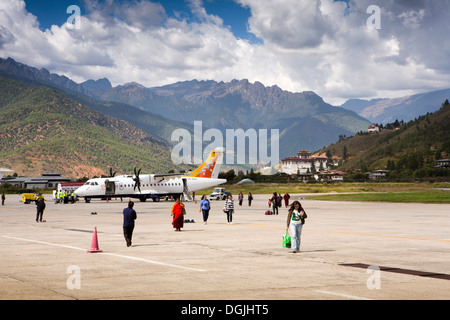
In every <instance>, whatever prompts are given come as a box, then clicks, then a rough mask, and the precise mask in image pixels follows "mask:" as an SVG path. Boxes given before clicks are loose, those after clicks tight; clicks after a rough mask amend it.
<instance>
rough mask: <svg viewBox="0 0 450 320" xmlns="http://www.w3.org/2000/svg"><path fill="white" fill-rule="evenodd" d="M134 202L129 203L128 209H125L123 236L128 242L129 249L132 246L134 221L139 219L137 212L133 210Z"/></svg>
mask: <svg viewBox="0 0 450 320" xmlns="http://www.w3.org/2000/svg"><path fill="white" fill-rule="evenodd" d="M133 207H134V202H133V201H130V202H128V207H127V208H125V209H123V236H124V237H125V240H126V242H127V247H129V246H131V238H132V237H133V230H134V220H136V219H137V214H136V211H135V210H134V209H133Z"/></svg>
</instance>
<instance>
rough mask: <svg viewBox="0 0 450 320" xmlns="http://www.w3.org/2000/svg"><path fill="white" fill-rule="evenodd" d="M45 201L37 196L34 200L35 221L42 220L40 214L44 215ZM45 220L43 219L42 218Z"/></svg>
mask: <svg viewBox="0 0 450 320" xmlns="http://www.w3.org/2000/svg"><path fill="white" fill-rule="evenodd" d="M44 209H45V202H44V198H42V197H39V198H38V199H37V200H36V211H37V212H36V222H42V216H43V215H44ZM38 220H39V221H38ZM44 222H45V220H44Z"/></svg>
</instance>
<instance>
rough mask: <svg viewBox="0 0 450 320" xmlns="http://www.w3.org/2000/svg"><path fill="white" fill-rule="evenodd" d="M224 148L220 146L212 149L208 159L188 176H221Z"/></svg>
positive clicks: (214, 177) (215, 177)
mask: <svg viewBox="0 0 450 320" xmlns="http://www.w3.org/2000/svg"><path fill="white" fill-rule="evenodd" d="M222 154H223V150H222V149H220V148H218V149H214V150H212V151H211V153H210V154H209V156H208V159H206V161H205V162H203V163H202V164H201V165H200V166H199V167H198V168H197V169H195V170H194V171H191V172H189V173H188V174H187V176H188V177H197V178H213V179H217V177H218V176H219V168H220V164H221V160H222V157H221V156H222Z"/></svg>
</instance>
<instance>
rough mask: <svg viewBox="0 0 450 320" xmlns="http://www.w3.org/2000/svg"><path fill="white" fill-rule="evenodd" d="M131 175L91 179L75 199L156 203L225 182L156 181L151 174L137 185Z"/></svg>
mask: <svg viewBox="0 0 450 320" xmlns="http://www.w3.org/2000/svg"><path fill="white" fill-rule="evenodd" d="M134 178H135V176H132V175H122V176H116V177H111V178H95V179H90V180H88V181H87V182H86V183H85V184H84V185H83V186H81V187H80V188H78V189H77V190H76V191H75V194H76V195H77V196H78V197H85V198H104V197H131V198H138V199H140V200H141V201H145V200H146V199H148V198H153V200H159V198H161V197H164V196H177V195H181V194H183V193H185V192H195V191H199V190H202V189H206V188H210V187H214V186H216V185H219V184H223V183H225V182H226V181H227V180H226V179H214V178H199V177H176V178H168V177H165V178H160V177H155V175H152V174H146V175H141V176H140V177H139V180H140V181H139V182H140V184H139V186H137V185H136V181H135V179H134Z"/></svg>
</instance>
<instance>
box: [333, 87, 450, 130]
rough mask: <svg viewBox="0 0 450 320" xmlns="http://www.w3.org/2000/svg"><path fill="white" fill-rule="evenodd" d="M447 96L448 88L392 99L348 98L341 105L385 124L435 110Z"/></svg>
mask: <svg viewBox="0 0 450 320" xmlns="http://www.w3.org/2000/svg"><path fill="white" fill-rule="evenodd" d="M448 97H450V89H445V90H437V91H431V92H425V93H419V94H415V95H410V96H404V97H399V98H392V99H389V98H386V99H372V100H362V99H350V100H348V101H346V102H345V103H344V104H342V105H341V107H342V108H344V109H348V110H351V111H354V112H356V113H357V114H359V115H360V116H361V117H364V118H366V119H368V120H369V121H371V122H373V123H377V124H383V125H385V124H387V123H392V122H394V121H395V120H399V121H401V120H403V121H404V122H408V121H410V120H414V119H415V118H417V117H419V116H421V115H425V114H427V113H429V112H435V111H437V110H439V108H440V106H441V103H442V102H443V101H445V100H446V99H448Z"/></svg>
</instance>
